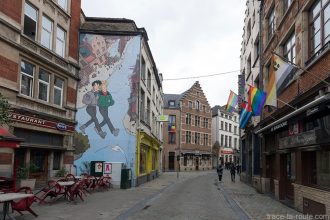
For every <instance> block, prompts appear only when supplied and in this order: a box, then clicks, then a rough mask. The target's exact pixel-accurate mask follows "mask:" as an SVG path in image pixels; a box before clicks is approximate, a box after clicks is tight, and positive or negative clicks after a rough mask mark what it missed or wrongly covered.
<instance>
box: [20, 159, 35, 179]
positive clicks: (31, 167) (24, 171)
mask: <svg viewBox="0 0 330 220" xmlns="http://www.w3.org/2000/svg"><path fill="white" fill-rule="evenodd" d="M38 168H39V167H38V166H37V165H35V164H34V163H29V164H28V165H27V166H26V165H23V166H20V167H18V169H17V173H16V175H17V178H18V179H28V177H29V173H30V172H35V171H37V170H38Z"/></svg>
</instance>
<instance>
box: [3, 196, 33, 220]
mask: <svg viewBox="0 0 330 220" xmlns="http://www.w3.org/2000/svg"><path fill="white" fill-rule="evenodd" d="M32 196H34V195H33V194H23V193H1V194H0V202H3V211H2V219H3V220H5V219H6V216H8V217H9V218H10V219H12V220H15V218H14V217H13V216H11V215H9V204H10V202H11V201H13V200H16V199H23V198H28V197H32Z"/></svg>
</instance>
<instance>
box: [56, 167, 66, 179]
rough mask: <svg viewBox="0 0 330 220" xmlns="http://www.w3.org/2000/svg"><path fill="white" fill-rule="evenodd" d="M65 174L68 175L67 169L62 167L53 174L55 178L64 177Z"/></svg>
mask: <svg viewBox="0 0 330 220" xmlns="http://www.w3.org/2000/svg"><path fill="white" fill-rule="evenodd" d="M66 174H68V171H67V169H66V168H65V167H62V168H61V169H60V170H58V171H57V172H56V173H55V177H64V176H65V175H66Z"/></svg>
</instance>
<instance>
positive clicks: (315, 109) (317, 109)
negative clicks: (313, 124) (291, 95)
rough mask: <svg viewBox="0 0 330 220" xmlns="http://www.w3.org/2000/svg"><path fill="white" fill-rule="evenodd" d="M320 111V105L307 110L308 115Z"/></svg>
mask: <svg viewBox="0 0 330 220" xmlns="http://www.w3.org/2000/svg"><path fill="white" fill-rule="evenodd" d="M318 111H319V106H317V107H315V108H311V109H308V110H307V111H306V116H310V115H312V114H315V113H317V112H318Z"/></svg>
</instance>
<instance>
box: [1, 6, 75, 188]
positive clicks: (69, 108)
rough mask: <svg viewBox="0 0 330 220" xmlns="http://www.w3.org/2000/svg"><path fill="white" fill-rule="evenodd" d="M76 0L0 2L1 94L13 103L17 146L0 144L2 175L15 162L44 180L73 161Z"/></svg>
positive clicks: (10, 172)
mask: <svg viewBox="0 0 330 220" xmlns="http://www.w3.org/2000/svg"><path fill="white" fill-rule="evenodd" d="M79 26H80V0H75V1H71V0H54V1H37V0H31V1H24V0H14V1H13V0H3V1H1V2H0V92H1V93H2V94H3V95H4V96H5V97H6V98H7V99H8V100H9V103H10V104H11V105H12V107H13V113H12V115H11V118H12V119H13V121H14V123H13V124H12V125H11V126H10V127H8V128H7V129H8V130H9V131H10V132H11V133H12V134H14V135H15V136H16V137H18V138H21V139H22V140H23V142H21V144H20V146H19V147H18V145H17V146H15V147H11V148H10V147H3V146H0V158H3V157H5V158H8V160H6V161H2V162H1V164H0V175H1V176H7V177H14V178H15V170H16V169H17V167H18V166H19V165H23V164H29V163H30V162H31V163H33V164H35V165H36V166H37V167H38V169H37V170H36V171H35V172H33V173H30V177H34V178H36V179H37V181H41V182H42V181H45V180H47V179H48V178H50V177H52V176H54V175H55V173H56V171H57V170H59V169H60V168H62V167H64V166H66V168H67V169H68V170H70V168H71V166H72V164H73V153H72V150H73V137H74V135H73V134H74V126H75V113H76V87H77V81H78V71H79V66H78V32H79Z"/></svg>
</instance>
